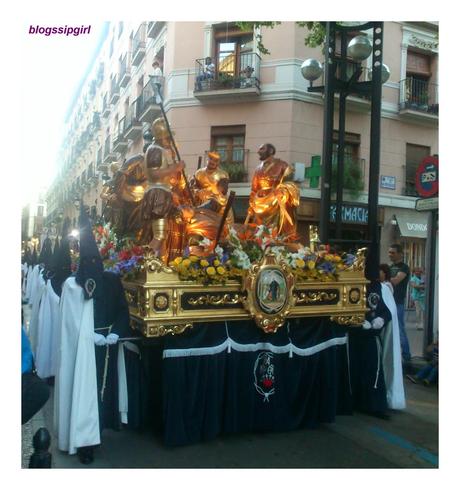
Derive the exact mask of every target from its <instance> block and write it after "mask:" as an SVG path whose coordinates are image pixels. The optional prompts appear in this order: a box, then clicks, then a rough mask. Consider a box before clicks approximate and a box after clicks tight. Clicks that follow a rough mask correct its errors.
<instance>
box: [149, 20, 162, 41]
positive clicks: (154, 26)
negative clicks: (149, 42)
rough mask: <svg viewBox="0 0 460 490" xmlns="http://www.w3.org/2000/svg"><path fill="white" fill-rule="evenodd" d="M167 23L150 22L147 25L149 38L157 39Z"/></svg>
mask: <svg viewBox="0 0 460 490" xmlns="http://www.w3.org/2000/svg"><path fill="white" fill-rule="evenodd" d="M165 24H166V22H149V23H148V25H147V37H150V38H155V37H157V35H158V34H159V33H160V31H161V29H163V27H164V25H165Z"/></svg>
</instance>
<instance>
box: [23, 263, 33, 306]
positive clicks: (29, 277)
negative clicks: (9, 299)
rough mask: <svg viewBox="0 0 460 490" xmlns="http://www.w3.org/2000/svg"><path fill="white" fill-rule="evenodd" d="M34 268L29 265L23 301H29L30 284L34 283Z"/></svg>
mask: <svg viewBox="0 0 460 490" xmlns="http://www.w3.org/2000/svg"><path fill="white" fill-rule="evenodd" d="M34 276H35V274H34V267H33V266H31V265H29V268H28V271H27V284H26V295H25V297H24V299H25V300H26V301H29V299H30V292H31V289H32V284H33V282H34Z"/></svg>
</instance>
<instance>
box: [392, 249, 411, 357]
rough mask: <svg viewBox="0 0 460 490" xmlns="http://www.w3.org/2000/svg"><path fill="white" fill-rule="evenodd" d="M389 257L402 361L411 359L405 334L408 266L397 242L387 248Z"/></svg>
mask: <svg viewBox="0 0 460 490" xmlns="http://www.w3.org/2000/svg"><path fill="white" fill-rule="evenodd" d="M388 257H389V258H390V261H391V264H390V271H391V284H392V285H393V288H394V298H395V303H396V308H397V310H398V323H399V336H400V342H401V354H402V358H403V361H404V363H405V364H406V365H407V364H409V363H410V361H411V358H412V356H411V353H410V345H409V339H408V338H407V334H406V324H405V318H404V317H405V307H404V302H405V299H406V291H407V284H408V283H409V276H410V268H409V266H408V265H407V264H406V263H405V262H403V248H402V246H401V245H400V244H399V243H394V244H393V245H391V246H390V248H389V250H388Z"/></svg>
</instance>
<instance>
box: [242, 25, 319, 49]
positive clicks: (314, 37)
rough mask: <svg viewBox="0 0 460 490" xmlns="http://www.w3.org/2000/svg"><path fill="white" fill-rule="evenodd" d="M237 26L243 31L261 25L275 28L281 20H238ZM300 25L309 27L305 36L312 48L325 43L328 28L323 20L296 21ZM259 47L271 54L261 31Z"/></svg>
mask: <svg viewBox="0 0 460 490" xmlns="http://www.w3.org/2000/svg"><path fill="white" fill-rule="evenodd" d="M236 24H237V26H238V27H239V28H240V29H241V30H242V31H251V30H254V29H260V28H261V27H266V28H268V29H273V28H274V27H276V26H277V25H279V24H281V22H279V21H266V22H260V21H259V22H247V21H245V22H237V23H236ZM296 24H297V25H298V26H299V27H302V28H306V29H307V35H306V36H305V46H308V47H310V48H316V47H317V46H321V45H322V44H323V43H324V38H325V35H326V30H325V27H324V23H323V22H306V21H305V22H296ZM256 41H257V48H258V49H259V51H260V52H261V54H270V51H269V50H268V49H267V48H266V46H265V45H264V43H263V38H262V34H261V33H260V32H259V33H258V34H257V35H256Z"/></svg>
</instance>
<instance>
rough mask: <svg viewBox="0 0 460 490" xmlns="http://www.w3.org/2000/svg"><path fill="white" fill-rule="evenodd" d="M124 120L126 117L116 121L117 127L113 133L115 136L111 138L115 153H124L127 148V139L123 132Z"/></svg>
mask: <svg viewBox="0 0 460 490" xmlns="http://www.w3.org/2000/svg"><path fill="white" fill-rule="evenodd" d="M125 121H126V118H124V117H123V118H122V119H120V121H119V122H118V128H117V133H116V134H115V137H114V138H113V143H112V149H113V151H114V152H117V153H126V150H127V149H128V140H127V139H126V137H125V135H124V133H125Z"/></svg>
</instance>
